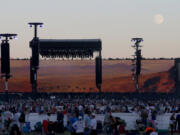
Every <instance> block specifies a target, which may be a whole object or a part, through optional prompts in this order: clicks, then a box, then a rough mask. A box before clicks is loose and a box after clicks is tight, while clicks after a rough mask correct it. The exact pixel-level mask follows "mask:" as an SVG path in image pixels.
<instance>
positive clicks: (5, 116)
mask: <svg viewBox="0 0 180 135" xmlns="http://www.w3.org/2000/svg"><path fill="white" fill-rule="evenodd" d="M158 97H159V98H156V96H152V97H149V96H147V97H146V96H145V95H144V96H140V97H139V96H136V95H135V96H133V95H119V96H117V95H113V94H109V95H107V94H101V95H98V94H90V95H86V94H82V95H81V94H79V95H78V94H65V95H63V94H59V95H58V94H56V95H53V94H51V95H46V94H45V95H42V94H41V95H38V96H37V97H36V99H33V96H29V95H28V96H27V95H21V94H19V95H9V100H8V101H3V100H2V101H1V102H0V134H2V135H3V134H10V135H21V134H25V133H28V132H32V131H33V130H34V131H39V132H42V133H43V134H46V135H48V134H49V135H51V134H52V135H53V134H55V133H64V132H69V133H71V135H97V134H107V135H120V134H126V133H128V131H127V130H126V124H127V123H126V122H125V121H124V120H123V118H119V117H114V116H113V115H112V113H133V114H137V115H139V116H140V119H137V120H136V124H137V125H136V127H137V129H136V130H137V131H136V132H139V133H141V132H142V133H146V134H148V135H156V134H157V132H156V131H157V130H158V127H157V123H156V117H157V115H162V114H164V113H172V116H171V118H170V129H171V134H173V133H174V132H176V131H180V126H179V125H180V115H179V114H178V112H180V100H178V99H177V98H175V97H174V96H171V97H169V96H168V95H162V96H158ZM31 113H37V114H39V115H47V117H46V119H43V120H42V121H40V122H38V123H36V124H35V125H34V127H33V128H34V129H32V127H31V126H30V125H31V124H30V123H29V121H28V115H29V114H31ZM97 114H102V115H103V116H104V119H103V120H102V121H100V120H97V119H96V115H97ZM177 114H178V115H177ZM51 115H56V117H57V118H56V120H55V121H51V120H50V116H51Z"/></svg>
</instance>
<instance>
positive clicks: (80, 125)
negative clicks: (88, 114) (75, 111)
mask: <svg viewBox="0 0 180 135" xmlns="http://www.w3.org/2000/svg"><path fill="white" fill-rule="evenodd" d="M72 126H73V128H74V129H75V130H76V134H77V135H83V134H84V128H85V123H84V121H83V119H82V116H79V117H78V120H77V121H76V122H74V123H73V125H72Z"/></svg>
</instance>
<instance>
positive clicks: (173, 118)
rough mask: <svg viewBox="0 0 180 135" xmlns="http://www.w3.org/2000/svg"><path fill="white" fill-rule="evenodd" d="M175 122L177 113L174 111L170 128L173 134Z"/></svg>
mask: <svg viewBox="0 0 180 135" xmlns="http://www.w3.org/2000/svg"><path fill="white" fill-rule="evenodd" d="M175 124H176V119H175V113H173V114H172V115H171V117H170V129H171V135H173V134H174V130H175Z"/></svg>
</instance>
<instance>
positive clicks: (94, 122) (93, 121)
mask: <svg viewBox="0 0 180 135" xmlns="http://www.w3.org/2000/svg"><path fill="white" fill-rule="evenodd" d="M95 117H96V116H95V114H94V113H93V114H92V119H91V123H90V126H91V135H97V130H96V129H97V120H96V118H95Z"/></svg>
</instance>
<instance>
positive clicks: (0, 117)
mask: <svg viewBox="0 0 180 135" xmlns="http://www.w3.org/2000/svg"><path fill="white" fill-rule="evenodd" d="M2 131H3V118H2V113H1V111H0V134H3V133H2Z"/></svg>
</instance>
